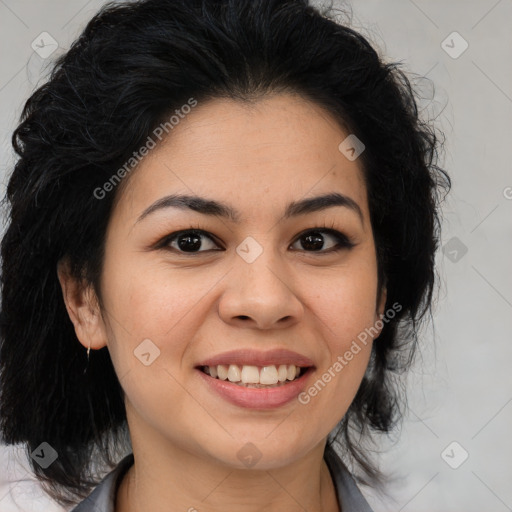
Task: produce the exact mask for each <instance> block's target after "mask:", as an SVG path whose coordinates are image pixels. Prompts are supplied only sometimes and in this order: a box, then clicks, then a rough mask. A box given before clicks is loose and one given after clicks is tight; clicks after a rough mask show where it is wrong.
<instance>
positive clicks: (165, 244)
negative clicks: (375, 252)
mask: <svg viewBox="0 0 512 512" xmlns="http://www.w3.org/2000/svg"><path fill="white" fill-rule="evenodd" d="M312 233H321V234H328V235H330V236H332V237H333V238H334V239H335V240H336V242H337V243H336V245H335V246H334V247H331V248H330V249H327V250H320V251H307V250H305V249H302V251H303V252H307V253H313V254H318V255H324V254H331V253H336V252H339V251H341V250H343V249H352V248H353V247H354V246H355V245H356V244H355V243H354V242H352V241H351V240H350V238H349V237H348V236H346V235H345V234H343V233H341V232H340V231H337V230H336V229H334V228H333V227H332V226H331V227H329V226H327V225H322V226H317V227H314V228H309V229H307V230H305V231H302V232H301V233H299V235H298V236H297V237H296V238H295V240H294V241H293V242H292V244H291V245H294V244H295V243H296V242H297V241H298V240H300V239H301V238H303V237H305V236H306V235H308V234H312ZM187 234H190V235H200V236H204V237H206V238H209V239H210V240H211V241H212V242H213V243H215V244H216V245H219V244H218V243H217V242H216V238H215V237H214V236H213V235H211V234H210V233H208V232H207V231H205V230H203V229H201V228H199V227H191V228H189V229H183V230H181V231H176V232H174V233H171V234H169V235H167V236H165V237H164V238H163V239H162V240H161V241H160V242H158V243H157V245H156V249H165V250H169V251H172V252H177V253H178V254H186V255H197V254H201V253H203V252H211V251H212V249H207V250H206V251H195V252H194V251H191V252H187V251H181V250H179V249H176V248H174V247H170V245H169V244H170V243H171V242H173V241H174V240H175V239H177V238H178V237H179V236H181V235H187ZM213 250H217V249H213Z"/></svg>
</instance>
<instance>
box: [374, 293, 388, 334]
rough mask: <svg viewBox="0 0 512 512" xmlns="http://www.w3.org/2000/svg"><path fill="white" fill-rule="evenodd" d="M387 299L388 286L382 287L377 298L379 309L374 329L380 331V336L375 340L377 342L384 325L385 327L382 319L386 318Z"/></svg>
mask: <svg viewBox="0 0 512 512" xmlns="http://www.w3.org/2000/svg"><path fill="white" fill-rule="evenodd" d="M387 297H388V291H387V288H386V286H382V289H381V291H380V293H379V296H378V297H377V307H376V309H375V322H374V328H375V329H377V330H378V331H379V332H378V334H377V335H376V336H375V338H374V339H375V340H376V339H377V338H378V337H379V336H380V333H381V332H382V329H383V328H384V325H385V324H384V322H383V321H382V320H381V318H382V317H383V316H384V312H385V308H386V299H387Z"/></svg>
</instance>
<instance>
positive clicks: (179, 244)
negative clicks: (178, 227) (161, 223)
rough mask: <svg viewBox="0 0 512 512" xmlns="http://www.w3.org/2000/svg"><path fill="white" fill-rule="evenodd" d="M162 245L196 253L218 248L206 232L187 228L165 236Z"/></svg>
mask: <svg viewBox="0 0 512 512" xmlns="http://www.w3.org/2000/svg"><path fill="white" fill-rule="evenodd" d="M162 247H168V248H171V249H174V250H176V251H178V252H186V253H197V252H205V251H211V250H218V249H215V248H218V245H217V244H216V243H215V242H214V241H213V238H212V237H210V236H209V235H208V234H207V233H206V232H204V231H201V230H197V229H194V230H187V231H180V232H178V233H173V234H171V235H169V236H168V237H166V238H165V240H164V242H163V243H162Z"/></svg>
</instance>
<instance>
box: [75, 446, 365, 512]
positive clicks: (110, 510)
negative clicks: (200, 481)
mask: <svg viewBox="0 0 512 512" xmlns="http://www.w3.org/2000/svg"><path fill="white" fill-rule="evenodd" d="M324 459H325V462H326V464H327V467H328V468H329V471H330V473H331V477H332V479H333V483H334V487H335V488H336V494H337V496H338V502H339V503H340V504H341V508H342V511H343V512H373V511H372V509H371V508H370V505H368V502H367V501H366V500H365V498H364V497H363V495H362V494H361V491H360V490H359V488H358V487H357V484H356V482H355V480H354V478H353V477H352V475H351V474H350V472H349V471H348V469H347V468H346V466H345V465H344V464H343V462H342V461H341V459H340V458H339V456H338V455H337V453H336V452H335V451H334V450H333V449H332V448H331V447H330V446H329V445H326V448H325V452H324ZM133 462H134V458H133V454H132V453H131V454H130V455H127V456H126V457H125V458H124V459H122V460H121V462H119V464H118V465H117V467H116V468H115V469H114V470H112V471H111V472H110V473H109V474H108V475H107V476H106V477H105V478H104V479H103V480H102V481H101V482H100V483H99V484H98V486H97V487H96V488H95V489H94V491H93V492H92V493H91V494H90V495H89V496H88V497H87V498H86V499H85V500H84V501H82V502H81V503H79V504H78V505H77V506H76V507H75V508H74V509H73V510H72V511H71V512H114V511H115V508H114V505H115V498H116V494H117V488H118V487H119V484H120V483H121V480H122V478H123V476H124V475H125V473H126V472H127V471H128V469H130V467H131V466H132V465H133Z"/></svg>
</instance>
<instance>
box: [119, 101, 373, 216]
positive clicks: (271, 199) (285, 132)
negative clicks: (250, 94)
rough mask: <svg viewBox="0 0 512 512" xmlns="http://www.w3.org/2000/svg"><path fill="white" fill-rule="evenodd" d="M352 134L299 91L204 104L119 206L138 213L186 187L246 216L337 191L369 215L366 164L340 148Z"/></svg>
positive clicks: (147, 164) (151, 159) (144, 166)
mask: <svg viewBox="0 0 512 512" xmlns="http://www.w3.org/2000/svg"><path fill="white" fill-rule="evenodd" d="M348 135H349V133H348V132H347V131H346V130H344V129H343V128H342V127H341V126H340V124H339V123H338V122H337V121H336V120H335V119H334V118H333V117H332V116H331V115H330V114H329V113H328V112H327V111H325V110H324V109H323V108H322V107H320V106H318V105H317V104H315V103H312V102H310V101H308V100H306V99H304V98H303V97H301V96H298V95H291V94H279V95H273V96H270V97H264V98H262V99H259V100H257V101H255V102H250V103H249V102H242V101H236V100H230V99H214V100H209V101H208V102H205V103H199V104H198V105H197V106H196V107H195V108H194V109H193V110H192V111H191V112H190V113H189V114H187V115H186V116H183V117H182V118H181V119H180V120H179V123H178V124H176V125H175V126H174V127H173V129H172V131H170V133H169V135H168V136H167V137H166V138H165V139H164V140H163V141H161V142H159V143H158V145H157V146H156V147H155V148H154V149H153V150H151V151H150V152H149V153H148V155H147V156H146V157H144V159H143V160H142V161H141V163H140V164H139V165H138V166H137V168H136V169H135V170H134V171H133V173H132V175H131V176H130V177H129V181H128V183H126V188H125V190H123V192H122V195H121V198H120V201H119V202H120V203H121V204H120V205H119V206H120V207H121V210H122V213H123V214H124V215H129V216H132V217H134V216H137V215H138V214H140V213H141V211H142V210H144V209H145V208H146V207H147V206H148V205H149V204H150V203H152V202H154V201H156V200H158V199H159V198H161V197H163V196H164V195H166V194H170V193H175V192H180V193H183V194H189V195H200V196H203V197H210V198H215V199H217V200H225V202H227V203H230V204H232V205H235V204H236V205H237V206H236V209H237V210H240V211H241V213H242V215H243V217H244V218H245V217H246V215H247V218H248V217H249V216H254V215H259V216H261V215H262V214H263V213H266V214H268V215H270V216H275V215H278V214H279V213H282V204H284V203H286V204H288V203H289V202H290V201H293V200H297V199H298V198H302V197H305V196H308V195H318V194H321V193H328V192H333V191H337V192H340V193H342V194H345V195H348V196H350V197H351V198H352V199H353V200H354V201H356V202H357V203H358V204H359V205H360V207H361V210H362V211H363V214H364V215H365V216H366V215H367V204H366V186H365V182H364V178H363V172H362V168H361V166H360V163H359V162H358V161H357V160H355V161H351V160H349V159H348V158H346V156H345V155H344V154H343V153H342V152H340V150H339V145H340V143H342V141H343V140H344V139H346V137H347V136H348ZM263 209H264V210H265V211H264V212H263Z"/></svg>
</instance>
